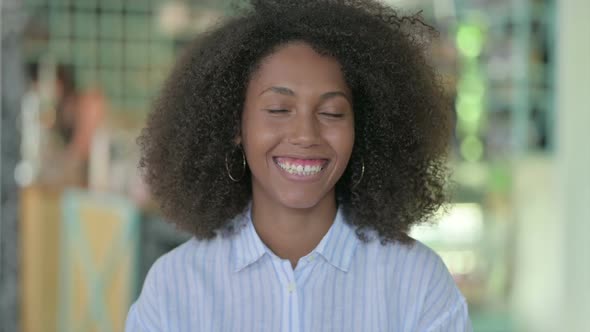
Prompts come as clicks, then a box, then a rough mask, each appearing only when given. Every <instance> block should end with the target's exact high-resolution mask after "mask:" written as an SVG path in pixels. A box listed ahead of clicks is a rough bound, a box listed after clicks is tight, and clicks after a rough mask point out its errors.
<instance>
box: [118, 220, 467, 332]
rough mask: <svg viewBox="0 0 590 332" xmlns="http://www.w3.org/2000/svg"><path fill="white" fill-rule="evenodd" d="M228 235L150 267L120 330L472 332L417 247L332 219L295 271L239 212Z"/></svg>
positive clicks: (450, 288)
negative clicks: (367, 236) (363, 237)
mask: <svg viewBox="0 0 590 332" xmlns="http://www.w3.org/2000/svg"><path fill="white" fill-rule="evenodd" d="M236 220H238V224H239V225H243V228H241V229H240V230H239V231H238V232H237V234H235V235H233V236H221V235H219V236H217V237H216V238H215V239H213V240H210V241H199V240H196V239H194V238H193V239H191V240H189V241H188V242H186V243H184V244H183V245H181V246H179V247H178V248H176V249H174V250H172V251H171V252H169V253H168V254H166V255H164V256H162V257H161V258H160V259H158V261H157V262H156V263H155V264H154V265H153V266H152V268H151V269H150V271H149V273H148V275H147V277H146V280H145V282H144V285H143V289H142V292H141V295H140V297H139V299H138V300H137V302H136V303H134V304H133V305H132V307H131V309H130V311H129V315H128V317H127V323H126V328H125V331H127V332H136V331H142V332H144V331H145V332H156V331H158V332H160V331H167V332H168V331H169V332H176V331H179V332H180V331H186V332H189V331H215V332H217V331H255V332H260V331H272V332H276V331H283V332H310V331H313V332H315V331H320V332H323V331H338V332H341V331H363V332H368V331H400V332H406V331H441V332H453V331H471V324H470V322H469V317H468V314H467V305H466V302H465V299H464V297H463V296H462V295H461V293H460V292H459V290H458V289H457V287H456V285H455V283H454V281H453V279H452V277H451V275H450V274H449V272H448V270H447V268H446V267H445V265H444V263H443V262H442V260H441V259H440V257H439V256H438V255H437V254H435V253H434V252H433V251H432V250H430V249H429V248H427V247H426V246H424V245H423V244H421V243H419V242H416V243H415V244H414V245H411V246H408V245H401V244H398V243H393V244H386V245H382V244H381V243H380V242H379V241H378V240H373V241H370V242H367V243H365V242H362V241H360V240H359V239H358V238H357V236H356V234H355V229H354V228H353V227H352V226H350V225H349V224H348V223H346V221H345V220H344V218H343V215H342V213H341V211H338V213H337V215H336V218H335V221H334V223H333V225H332V226H331V228H330V230H329V231H328V233H327V234H326V235H325V236H324V238H323V239H322V240H321V241H320V243H319V245H318V246H317V248H316V249H315V250H313V251H312V252H311V253H309V254H308V255H307V256H305V257H302V258H301V259H300V260H299V262H298V263H297V266H296V268H295V270H293V269H292V267H291V263H290V262H289V260H287V259H281V258H279V257H277V256H276V255H275V254H274V253H273V252H272V251H270V250H269V249H268V248H267V247H266V246H265V244H264V243H263V242H262V241H261V239H260V237H259V236H258V234H257V233H256V230H255V229H254V226H253V225H252V222H251V220H250V212H249V211H248V212H247V213H245V214H244V215H242V216H239V217H238V218H236Z"/></svg>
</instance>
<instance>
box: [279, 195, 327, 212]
mask: <svg viewBox="0 0 590 332" xmlns="http://www.w3.org/2000/svg"><path fill="white" fill-rule="evenodd" d="M322 198H323V197H321V196H319V195H310V194H309V193H303V192H299V193H295V192H292V191H291V192H287V193H278V195H277V200H278V202H279V203H280V204H281V205H283V206H285V207H288V208H291V209H310V208H313V207H315V206H316V205H318V204H319V203H320V202H321V201H322Z"/></svg>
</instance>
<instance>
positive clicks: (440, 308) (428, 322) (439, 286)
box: [364, 240, 470, 331]
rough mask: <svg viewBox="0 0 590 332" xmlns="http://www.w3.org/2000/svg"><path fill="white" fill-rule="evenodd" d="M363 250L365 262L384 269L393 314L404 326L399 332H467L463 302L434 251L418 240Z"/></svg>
mask: <svg viewBox="0 0 590 332" xmlns="http://www.w3.org/2000/svg"><path fill="white" fill-rule="evenodd" d="M364 246H365V251H366V252H365V255H364V256H365V257H366V259H367V260H371V259H374V260H376V261H375V262H374V264H376V266H384V267H385V268H384V270H385V275H384V279H385V282H386V283H387V290H388V293H389V294H390V298H391V299H394V300H393V304H392V307H395V308H397V309H396V310H395V314H397V315H398V318H399V320H400V322H404V323H403V324H405V325H403V326H400V329H401V330H404V331H406V330H419V331H468V330H469V328H470V323H469V317H468V315H467V304H466V301H465V298H464V297H463V295H462V294H461V292H460V291H459V288H458V287H457V285H456V283H455V280H454V279H453V277H452V275H451V273H450V272H449V270H448V269H447V267H446V265H445V263H444V262H443V260H442V259H441V257H440V256H439V255H438V254H437V253H436V252H435V251H434V250H432V249H431V248H429V247H428V246H426V245H425V244H423V243H421V242H420V241H417V240H415V241H414V242H413V243H410V244H402V243H399V242H394V243H387V244H385V245H383V244H381V243H380V242H379V241H373V242H370V243H367V244H365V245H364ZM408 317H413V319H407V318H408ZM454 326H460V327H461V328H458V329H455V328H454Z"/></svg>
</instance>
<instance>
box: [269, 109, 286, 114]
mask: <svg viewBox="0 0 590 332" xmlns="http://www.w3.org/2000/svg"><path fill="white" fill-rule="evenodd" d="M266 111H267V112H268V113H270V114H283V113H287V112H289V110H288V109H268V110H266Z"/></svg>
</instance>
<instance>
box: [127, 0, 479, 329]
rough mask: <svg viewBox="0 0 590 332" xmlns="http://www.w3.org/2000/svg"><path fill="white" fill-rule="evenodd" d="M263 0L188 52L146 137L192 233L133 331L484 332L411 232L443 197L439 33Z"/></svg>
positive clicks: (150, 285) (169, 202) (153, 164)
mask: <svg viewBox="0 0 590 332" xmlns="http://www.w3.org/2000/svg"><path fill="white" fill-rule="evenodd" d="M251 4H252V6H251V7H249V8H246V9H244V11H243V12H242V13H240V14H239V15H237V16H236V17H233V18H231V19H229V20H227V21H226V22H225V23H224V24H223V25H221V26H219V27H217V28H216V29H215V30H213V31H210V32H208V33H207V34H205V35H204V36H201V37H200V38H198V39H197V40H196V41H195V43H194V46H193V47H192V48H190V49H189V50H188V51H187V53H186V54H185V56H184V57H183V58H181V59H180V61H179V62H178V64H177V66H176V68H175V70H174V72H173V73H172V75H171V77H170V78H169V80H168V81H167V83H166V84H165V86H164V89H163V91H162V94H161V96H160V98H159V100H158V101H157V102H156V104H155V109H154V111H153V112H152V114H151V115H150V118H149V120H148V124H147V127H146V129H145V130H144V132H143V134H142V136H141V137H140V139H139V142H140V145H141V147H142V152H143V155H142V160H141V167H142V169H143V171H144V174H145V178H146V180H147V182H148V183H149V184H150V186H151V189H152V191H153V194H154V196H155V197H156V198H157V199H158V200H159V201H160V203H161V207H162V211H163V213H164V214H165V215H166V216H167V217H168V218H169V220H170V221H171V222H173V223H175V224H176V225H178V226H179V227H180V228H182V229H184V230H186V231H188V232H190V233H192V234H193V235H194V238H193V239H191V240H190V241H189V242H187V243H185V244H184V245H182V246H180V247H178V248H177V249H175V250H173V251H172V252H170V253H168V254H167V255H165V256H163V257H162V258H160V259H159V260H158V261H157V262H156V263H155V265H154V266H153V267H152V269H151V270H150V273H149V274H148V276H147V278H146V281H145V283H144V287H143V291H142V293H141V296H140V298H139V299H138V301H137V302H136V303H135V304H134V305H133V306H132V308H131V310H130V313H129V317H128V321H127V331H236V330H239V331H328V330H333V331H465V330H470V324H469V321H468V316H467V307H466V304H465V300H464V298H463V296H462V295H461V294H460V293H459V291H458V290H457V288H456V286H455V284H454V282H453V280H452V278H451V276H450V275H449V273H448V271H447V269H446V267H445V266H444V264H443V263H442V261H441V259H440V258H439V257H438V256H437V255H436V254H435V253H433V252H432V251H431V250H430V249H428V248H426V247H425V246H424V245H422V244H420V243H419V242H417V241H414V240H413V239H411V238H410V237H409V236H408V234H407V232H408V230H409V228H410V226H411V225H413V224H416V223H419V222H422V221H425V220H427V219H428V218H429V217H430V216H431V215H432V214H433V213H434V212H435V211H436V210H437V209H438V208H439V207H440V206H441V205H442V204H443V203H445V200H446V193H445V186H446V182H447V179H448V171H447V167H446V163H445V161H446V155H447V148H448V144H449V137H450V133H451V123H450V121H451V120H450V118H451V112H450V110H449V109H448V107H447V105H448V104H447V102H446V100H445V98H444V97H443V95H442V92H441V91H442V89H441V88H440V86H439V85H438V83H437V82H438V81H437V80H436V76H435V74H434V72H433V70H432V68H431V67H430V66H429V65H428V64H427V62H426V60H425V58H424V55H423V45H422V44H420V43H419V42H418V41H420V40H424V38H422V37H426V36H427V35H428V32H429V31H428V26H426V25H424V24H423V23H422V21H421V20H420V19H419V18H418V17H403V16H399V15H398V14H397V13H396V12H395V11H394V10H392V9H390V8H388V7H386V6H384V5H381V4H379V3H377V2H374V1H370V0H365V1H362V0H347V1H345V0H342V1H337V0H333V1H328V0H325V1H322V0H319V1H318V0H316V1H296V2H294V1H286V0H276V1H270V0H267V1H256V0H253V1H251Z"/></svg>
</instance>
